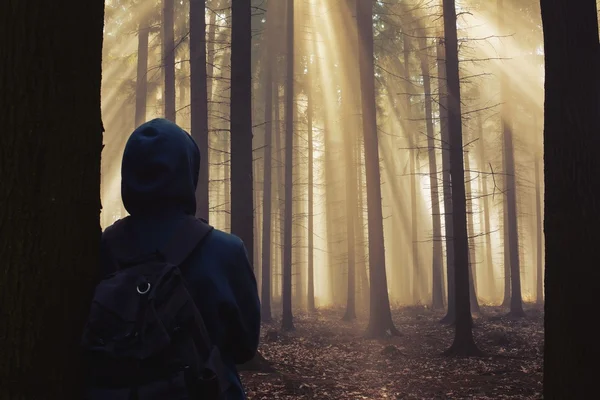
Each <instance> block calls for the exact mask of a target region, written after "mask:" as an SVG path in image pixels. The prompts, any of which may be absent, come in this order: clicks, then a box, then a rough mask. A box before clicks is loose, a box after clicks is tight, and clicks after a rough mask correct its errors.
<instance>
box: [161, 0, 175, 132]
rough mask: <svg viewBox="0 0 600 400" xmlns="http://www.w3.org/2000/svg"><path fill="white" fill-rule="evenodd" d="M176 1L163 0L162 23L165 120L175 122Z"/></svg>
mask: <svg viewBox="0 0 600 400" xmlns="http://www.w3.org/2000/svg"><path fill="white" fill-rule="evenodd" d="M173 14H174V0H163V15H162V17H163V21H162V53H163V54H162V56H163V57H162V58H163V65H162V67H163V70H164V75H165V84H164V88H163V97H164V98H163V102H164V103H163V104H164V111H165V118H166V119H168V120H169V121H172V122H175V120H176V115H175V114H176V112H175V33H174V16H173Z"/></svg>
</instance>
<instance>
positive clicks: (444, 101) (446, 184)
mask: <svg viewBox="0 0 600 400" xmlns="http://www.w3.org/2000/svg"><path fill="white" fill-rule="evenodd" d="M436 49H437V67H438V92H439V96H440V100H439V101H440V137H441V139H442V185H443V186H442V189H443V198H444V233H445V236H446V237H445V240H446V276H447V279H448V312H447V313H446V316H445V317H444V318H442V320H441V321H440V322H442V323H447V324H453V323H454V320H455V318H456V308H455V302H454V297H455V285H454V244H453V237H454V233H453V230H454V223H453V220H452V182H451V176H450V137H449V132H448V87H447V86H448V84H447V79H446V49H445V48H444V43H443V39H441V38H440V39H439V41H438V44H437V46H436Z"/></svg>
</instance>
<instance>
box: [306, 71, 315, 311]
mask: <svg viewBox="0 0 600 400" xmlns="http://www.w3.org/2000/svg"><path fill="white" fill-rule="evenodd" d="M313 68H314V67H312V66H309V70H308V76H307V93H306V98H307V105H306V119H307V129H308V232H307V235H308V288H307V297H308V299H307V305H308V311H311V312H312V311H315V271H314V262H315V255H314V234H315V233H314V230H315V228H314V176H313V175H314V167H313V163H314V158H313V156H314V154H313V152H314V149H313V103H312V102H313V90H312V85H313V82H312V76H313V74H314V71H313Z"/></svg>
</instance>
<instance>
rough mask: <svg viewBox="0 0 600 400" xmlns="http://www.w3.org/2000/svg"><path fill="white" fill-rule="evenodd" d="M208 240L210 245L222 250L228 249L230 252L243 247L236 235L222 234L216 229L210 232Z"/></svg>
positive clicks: (222, 232)
mask: <svg viewBox="0 0 600 400" xmlns="http://www.w3.org/2000/svg"><path fill="white" fill-rule="evenodd" d="M208 239H209V240H208V242H210V244H211V245H214V246H218V247H220V248H223V249H229V250H231V251H235V250H237V249H241V248H242V247H243V245H244V243H243V242H242V239H240V238H239V237H237V236H236V235H234V234H232V233H227V232H224V231H222V230H220V229H217V228H214V229H213V230H212V232H211V233H210V236H209V238H208Z"/></svg>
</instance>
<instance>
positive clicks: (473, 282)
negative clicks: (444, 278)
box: [464, 154, 481, 313]
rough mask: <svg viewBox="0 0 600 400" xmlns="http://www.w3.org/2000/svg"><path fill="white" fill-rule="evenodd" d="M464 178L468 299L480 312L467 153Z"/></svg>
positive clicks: (475, 310) (477, 311) (476, 311)
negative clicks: (467, 250) (467, 236)
mask: <svg viewBox="0 0 600 400" xmlns="http://www.w3.org/2000/svg"><path fill="white" fill-rule="evenodd" d="M464 158H465V178H466V181H467V183H466V196H467V200H466V202H467V225H468V229H467V234H468V235H469V299H470V300H471V312H473V313H480V312H481V310H480V308H479V302H478V301H477V272H476V271H477V269H476V267H477V247H476V245H475V225H474V224H473V192H472V191H471V163H470V162H469V154H465V156H464Z"/></svg>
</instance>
